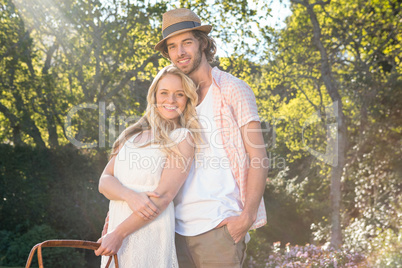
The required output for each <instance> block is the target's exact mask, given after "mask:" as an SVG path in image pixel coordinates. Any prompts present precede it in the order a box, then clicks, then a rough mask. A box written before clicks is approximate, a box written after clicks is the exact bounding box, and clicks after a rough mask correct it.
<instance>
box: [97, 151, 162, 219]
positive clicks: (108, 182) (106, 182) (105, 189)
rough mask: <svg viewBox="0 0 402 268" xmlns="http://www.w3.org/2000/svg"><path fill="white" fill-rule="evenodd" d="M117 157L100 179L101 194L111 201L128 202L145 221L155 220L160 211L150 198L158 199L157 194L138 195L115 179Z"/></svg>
mask: <svg viewBox="0 0 402 268" xmlns="http://www.w3.org/2000/svg"><path fill="white" fill-rule="evenodd" d="M115 160H116V155H115V156H113V158H112V159H110V161H109V163H107V165H106V167H105V169H104V170H103V173H102V175H101V177H100V179H99V192H100V193H102V194H103V195H104V196H105V197H106V198H107V199H109V200H122V201H126V202H127V204H128V205H129V207H130V209H131V210H132V211H133V212H134V213H136V214H137V215H138V216H140V217H142V218H144V220H153V219H154V218H155V217H156V216H157V215H158V214H159V212H160V211H159V209H158V208H157V207H156V206H155V204H154V203H153V202H152V201H151V200H150V199H149V198H148V197H151V196H152V197H158V196H159V195H158V194H157V193H155V192H141V193H137V192H135V191H133V190H131V189H129V188H127V187H125V186H124V185H122V184H121V183H120V181H119V180H118V179H117V178H116V177H114V163H115Z"/></svg>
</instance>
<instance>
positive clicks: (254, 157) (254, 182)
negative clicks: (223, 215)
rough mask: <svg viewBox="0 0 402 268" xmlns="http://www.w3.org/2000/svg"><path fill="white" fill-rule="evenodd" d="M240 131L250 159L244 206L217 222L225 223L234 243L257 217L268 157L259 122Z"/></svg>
mask: <svg viewBox="0 0 402 268" xmlns="http://www.w3.org/2000/svg"><path fill="white" fill-rule="evenodd" d="M240 132H241V135H242V139H243V143H244V146H245V149H246V153H247V154H248V155H249V161H250V162H249V164H250V165H249V167H250V168H249V170H248V176H247V189H246V196H245V203H244V208H243V211H242V213H241V215H240V216H235V217H229V218H227V219H225V220H224V221H222V223H221V224H219V226H222V225H224V224H226V225H227V228H228V231H229V233H230V234H231V235H232V237H233V240H234V241H235V242H236V243H238V242H239V241H240V240H241V239H242V238H243V237H244V236H245V235H246V233H247V231H248V230H249V229H250V227H251V226H252V225H253V223H254V222H255V220H256V218H257V212H258V207H259V205H260V203H261V199H262V195H263V194H264V190H265V183H266V179H267V175H268V158H267V153H266V151H265V143H264V138H263V136H262V132H261V125H260V122H258V121H251V122H249V123H247V124H246V125H244V126H242V127H241V128H240Z"/></svg>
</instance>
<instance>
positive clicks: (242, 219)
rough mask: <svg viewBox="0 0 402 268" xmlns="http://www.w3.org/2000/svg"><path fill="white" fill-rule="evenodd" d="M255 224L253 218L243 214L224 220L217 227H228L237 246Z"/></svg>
mask: <svg viewBox="0 0 402 268" xmlns="http://www.w3.org/2000/svg"><path fill="white" fill-rule="evenodd" d="M253 222H254V221H252V220H251V218H249V217H248V216H246V215H244V214H241V215H240V216H232V217H229V218H226V219H224V220H223V221H222V222H221V223H220V224H219V225H218V226H217V227H222V226H223V225H226V226H227V229H228V232H229V234H230V235H231V236H232V238H233V240H234V241H235V243H236V244H237V243H239V242H240V240H242V239H243V237H245V236H246V234H247V232H248V230H249V229H250V227H251V225H253Z"/></svg>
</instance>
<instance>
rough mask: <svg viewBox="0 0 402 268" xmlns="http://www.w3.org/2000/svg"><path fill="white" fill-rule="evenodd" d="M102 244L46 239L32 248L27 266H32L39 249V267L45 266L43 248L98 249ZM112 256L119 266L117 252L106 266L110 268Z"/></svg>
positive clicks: (117, 267) (26, 267)
mask: <svg viewBox="0 0 402 268" xmlns="http://www.w3.org/2000/svg"><path fill="white" fill-rule="evenodd" d="M100 245H101V244H100V243H96V242H92V241H85V240H46V241H44V242H42V243H39V244H37V245H35V246H34V247H33V248H32V249H31V252H30V253H29V256H28V260H27V263H26V265H25V268H29V267H30V266H31V263H32V259H33V256H34V254H35V251H36V250H38V253H37V255H38V264H39V268H43V260H42V248H48V247H63V248H83V249H90V250H96V249H98V248H99V246H100ZM112 257H113V258H114V265H115V268H119V263H118V259H117V254H115V255H113V256H110V257H109V260H108V262H107V264H106V268H108V267H109V265H110V263H111V262H112Z"/></svg>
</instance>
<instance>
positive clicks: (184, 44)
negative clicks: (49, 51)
mask: <svg viewBox="0 0 402 268" xmlns="http://www.w3.org/2000/svg"><path fill="white" fill-rule="evenodd" d="M166 45H167V49H168V53H169V58H170V60H171V61H172V63H173V64H174V65H175V66H176V67H177V68H179V69H180V70H181V71H182V72H183V73H185V74H186V75H190V74H191V73H193V72H194V71H196V70H197V69H198V68H199V67H200V65H201V60H202V51H201V47H200V45H201V44H200V42H199V41H198V40H197V38H195V37H194V35H193V33H192V32H185V33H182V34H179V35H175V36H172V37H170V38H168V39H167V40H166Z"/></svg>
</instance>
